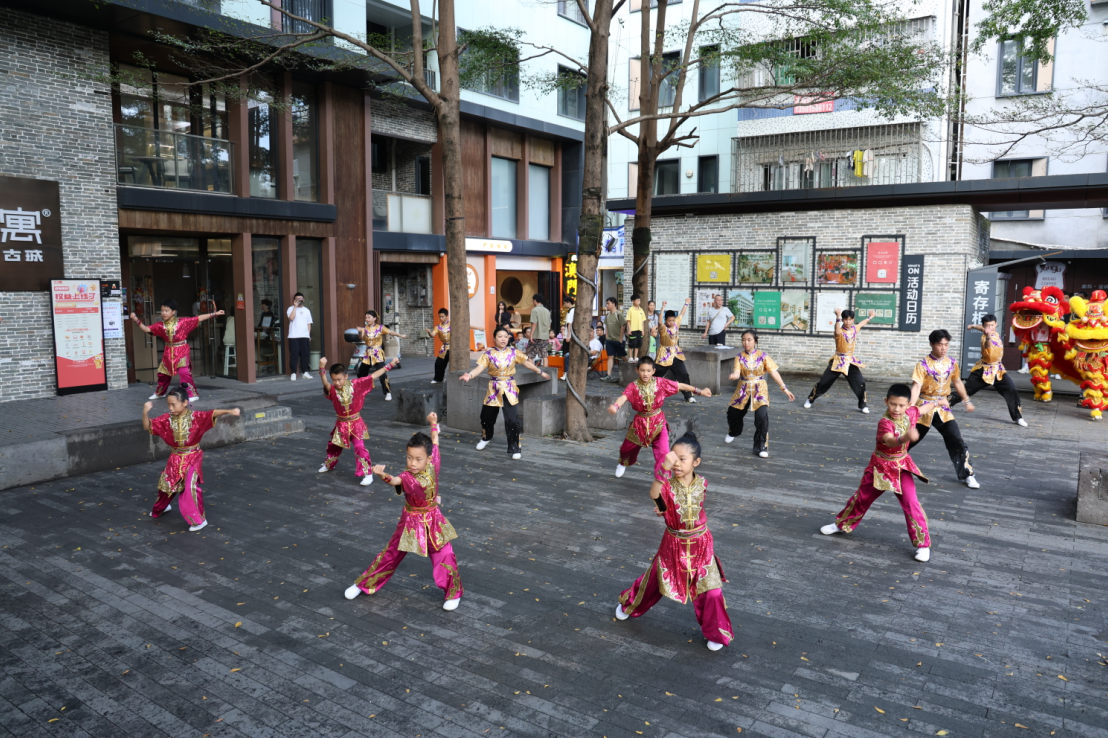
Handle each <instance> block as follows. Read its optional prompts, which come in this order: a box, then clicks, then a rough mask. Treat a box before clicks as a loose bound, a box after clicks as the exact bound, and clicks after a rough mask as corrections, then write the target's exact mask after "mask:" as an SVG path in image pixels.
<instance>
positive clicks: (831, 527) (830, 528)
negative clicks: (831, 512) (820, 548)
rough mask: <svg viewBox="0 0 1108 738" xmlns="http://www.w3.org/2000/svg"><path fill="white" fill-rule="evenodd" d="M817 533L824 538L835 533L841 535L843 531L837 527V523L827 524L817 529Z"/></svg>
mask: <svg viewBox="0 0 1108 738" xmlns="http://www.w3.org/2000/svg"><path fill="white" fill-rule="evenodd" d="M819 532H820V533H822V534H823V535H825V536H833V535H835V534H836V533H842V532H843V529H842V528H840V527H839V524H838V523H828V524H827V525H825V526H823V527H822V528H820V529H819Z"/></svg>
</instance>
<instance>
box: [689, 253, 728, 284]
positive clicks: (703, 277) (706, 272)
mask: <svg viewBox="0 0 1108 738" xmlns="http://www.w3.org/2000/svg"><path fill="white" fill-rule="evenodd" d="M696 281H697V282H719V283H721V284H727V283H729V282H730V281H731V255H730V254H700V255H698V256H697V257H696Z"/></svg>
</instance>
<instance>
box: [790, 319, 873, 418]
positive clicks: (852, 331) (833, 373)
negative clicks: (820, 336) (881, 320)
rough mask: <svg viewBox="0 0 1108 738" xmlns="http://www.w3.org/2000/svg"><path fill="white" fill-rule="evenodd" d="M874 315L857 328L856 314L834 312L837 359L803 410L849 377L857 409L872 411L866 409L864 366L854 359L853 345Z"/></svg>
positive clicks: (805, 403) (831, 361)
mask: <svg viewBox="0 0 1108 738" xmlns="http://www.w3.org/2000/svg"><path fill="white" fill-rule="evenodd" d="M875 315H877V312H876V311H874V310H870V311H869V317H868V318H866V319H865V320H863V321H862V322H861V323H858V324H857V325H855V324H854V311H853V310H840V309H839V308H835V355H834V356H832V357H831V360H830V361H828V362H827V368H826V369H824V370H823V376H822V377H820V378H819V381H818V382H816V386H815V387H813V388H812V391H811V392H810V393H809V394H808V399H807V400H805V401H804V407H811V406H812V403H813V402H815V401H816V398H817V397H819V396H820V395H822V394H824V393H825V392H827V390H829V389H831V385H833V384H834V383H835V381H836V380H837V379H838V378H839V375H840V374H841V375H843V376H844V377H846V383H847V384H849V385H850V389H851V390H853V391H854V394H855V395H857V396H858V409H859V410H861V411H862V412H863V413H868V412H869V407H867V406H866V378H865V377H864V376H862V368H863V367H864V366H865V364H863V363H862V362H860V361H858V359H856V358H854V344H855V343H857V342H858V331H860V330H861V329H863V328H865V327H866V324H867V323H869V322H870V321H871V320H873V316H875Z"/></svg>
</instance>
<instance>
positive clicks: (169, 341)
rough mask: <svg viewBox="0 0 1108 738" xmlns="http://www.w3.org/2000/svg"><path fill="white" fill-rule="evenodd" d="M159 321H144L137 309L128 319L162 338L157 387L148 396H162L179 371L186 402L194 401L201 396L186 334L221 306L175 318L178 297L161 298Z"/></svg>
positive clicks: (221, 313)
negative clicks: (160, 319)
mask: <svg viewBox="0 0 1108 738" xmlns="http://www.w3.org/2000/svg"><path fill="white" fill-rule="evenodd" d="M161 313H162V322H161V323H153V324H151V325H143V324H142V321H141V320H139V316H138V314H136V313H131V319H132V320H134V321H135V325H137V326H138V327H139V329H140V330H141V331H142V332H143V333H150V334H153V335H155V336H157V337H158V338H160V339H162V340H163V341H165V349H163V350H162V363H161V364H158V389H157V391H156V392H154V394H152V395H151V396H150V399H151V400H156V399H158V398H159V397H164V396H165V393H166V391H167V390H168V389H169V383H170V382H171V381H172V380H173V375H174V374H180V375H181V386H182V387H186V388H187V389H188V393H189V402H196V401H197V400H198V399H199V398H200V396H199V395H197V394H196V383H195V382H194V381H193V379H192V360H191V359H190V349H189V342H188V337H189V334H190V333H192V332H193V331H194V330H196V326H198V325H200V324H201V323H203V322H204V321H205V320H208V319H209V318H214V317H216V316H217V315H223V311H222V310H216V311H215V312H214V313H202V314H201V315H198V316H196V317H195V318H178V317H177V301H176V300H163V301H162V306H161Z"/></svg>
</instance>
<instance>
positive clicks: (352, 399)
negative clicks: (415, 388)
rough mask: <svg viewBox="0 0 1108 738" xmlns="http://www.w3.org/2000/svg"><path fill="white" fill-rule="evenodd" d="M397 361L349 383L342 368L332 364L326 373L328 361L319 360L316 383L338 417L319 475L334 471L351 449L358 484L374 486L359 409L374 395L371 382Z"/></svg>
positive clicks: (363, 423) (365, 434)
mask: <svg viewBox="0 0 1108 738" xmlns="http://www.w3.org/2000/svg"><path fill="white" fill-rule="evenodd" d="M398 361H399V359H393V360H392V361H390V362H389V363H387V364H384V365H383V366H382V367H381V368H380V369H378V370H377V371H375V372H373V374H370V375H368V376H365V377H358V378H357V379H355V380H353V381H351V380H350V379H348V378H347V376H346V365H345V364H335V365H334V366H332V367H331V371H330V372H327V371H325V369H324V367H326V366H327V357H326V356H324V357H322V358H320V360H319V380H320V381H321V382H323V396H324V397H326V398H328V399H329V400H330V401H331V404H332V405H334V407H335V414H336V415H337V416H338V418H337V419H336V420H335V427H334V429H333V430H332V431H331V442H330V443H328V444H327V459H326V460H325V461H324V462H323V466H321V467H319V473H320V474H325V473H327V472H329V471H331V470H332V469H334V468H335V464H337V463H339V454H341V453H342V450H343V449H344V448H353V449H354V456H355V457H356V458H357V461H356V462H355V464H354V466H355V474H356V475H357V476H359V477H361V478H362V481H361V482H360V484H361V485H362V486H363V487H368V486H369V485H370V484H372V483H373V475H372V474H370V467H371V466H373V459H371V458H370V456H369V451H367V450H366V447H365V442H366V441H368V440H369V430H368V429H367V428H366V427H365V421H364V420H362V415H361V413H362V405H364V404H365V398H366V395H368V394H369V393H370V392H372V391H373V380H375V379H377V378H378V377H380V376H381V375H382V374H384V373H385V372H387V371H388V370H389V369H392V368H393V367H394V366H396V364H397V362H398Z"/></svg>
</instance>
